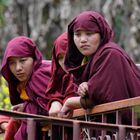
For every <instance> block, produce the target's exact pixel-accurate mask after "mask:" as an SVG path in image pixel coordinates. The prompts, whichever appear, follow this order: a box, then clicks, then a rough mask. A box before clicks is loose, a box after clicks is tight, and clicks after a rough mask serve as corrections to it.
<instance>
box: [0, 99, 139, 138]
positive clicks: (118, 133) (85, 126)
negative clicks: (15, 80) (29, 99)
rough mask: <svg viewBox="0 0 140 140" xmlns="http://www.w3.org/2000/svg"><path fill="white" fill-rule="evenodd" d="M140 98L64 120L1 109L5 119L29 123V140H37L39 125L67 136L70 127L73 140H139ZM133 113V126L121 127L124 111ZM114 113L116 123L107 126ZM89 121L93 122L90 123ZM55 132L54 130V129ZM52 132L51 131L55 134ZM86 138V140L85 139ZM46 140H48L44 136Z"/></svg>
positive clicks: (85, 111) (113, 103)
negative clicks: (61, 131) (24, 120)
mask: <svg viewBox="0 0 140 140" xmlns="http://www.w3.org/2000/svg"><path fill="white" fill-rule="evenodd" d="M139 106H140V97H135V98H131V99H126V100H121V101H116V102H110V103H106V104H102V105H97V106H95V107H94V108H93V109H91V110H84V109H77V110H74V114H73V118H72V119H62V118H55V117H47V116H42V115H33V114H28V113H22V112H13V111H6V110H3V109H0V114H1V115H7V116H11V117H14V118H15V119H27V122H28V123H27V124H28V125H27V128H28V140H35V127H34V126H35V123H36V122H40V124H41V125H42V126H44V125H51V126H54V125H55V126H57V125H58V126H62V127H63V130H64V131H63V134H62V140H64V138H63V137H64V133H65V128H66V127H71V128H73V140H80V136H81V133H82V132H83V133H84V136H83V140H89V139H90V140H139V139H140V126H138V119H137V118H138V116H140V115H139V114H140V112H139V111H140V107H139ZM126 109H129V110H130V109H131V110H132V112H131V115H132V121H131V122H132V124H131V125H122V124H121V118H122V116H121V110H126ZM110 113H113V114H114V113H115V116H114V117H115V118H116V119H115V120H116V121H115V122H114V123H107V116H108V114H110ZM85 117H87V118H90V120H89V121H86V120H85ZM98 117H99V118H100V117H101V121H100V122H95V121H96V119H95V118H98ZM51 128H52V127H51ZM51 128H50V130H51ZM96 131H98V132H99V133H98V134H99V135H97V136H95V135H94V132H96ZM44 133H46V132H44ZM53 135H54V133H53V131H51V136H50V139H52V140H53ZM85 136H86V137H85ZM41 139H42V140H46V138H45V137H43V136H42V138H41Z"/></svg>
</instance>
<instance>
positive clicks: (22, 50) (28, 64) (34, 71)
mask: <svg viewBox="0 0 140 140" xmlns="http://www.w3.org/2000/svg"><path fill="white" fill-rule="evenodd" d="M50 71H51V64H50V62H49V61H47V60H42V54H41V52H40V51H39V49H38V48H37V46H36V44H35V43H34V42H33V41H32V40H31V39H30V38H28V37H26V36H18V37H15V38H13V39H12V40H10V41H9V43H8V45H7V47H6V50H5V53H4V56H3V60H2V69H1V73H2V75H3V77H4V78H5V79H6V81H7V82H8V87H9V96H10V101H11V104H12V105H13V110H15V111H22V112H26V113H31V114H42V115H48V110H47V104H48V101H49V97H47V96H46V95H45V91H46V88H47V85H48V81H49V79H50V77H51V73H50ZM13 122H14V123H13ZM16 122H18V123H16ZM9 123H10V124H9V126H8V127H7V129H6V132H5V136H4V140H9V139H10V140H27V122H26V120H21V121H15V120H14V119H13V118H11V120H10V121H9ZM17 124H18V125H17ZM13 126H17V130H13ZM12 131H15V132H13V133H12ZM36 131H37V129H36ZM36 134H38V133H36ZM13 135H14V136H13ZM36 138H38V137H37V136H36Z"/></svg>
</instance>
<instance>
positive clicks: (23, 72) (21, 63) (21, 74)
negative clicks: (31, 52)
mask: <svg viewBox="0 0 140 140" xmlns="http://www.w3.org/2000/svg"><path fill="white" fill-rule="evenodd" d="M33 63H34V60H33V58H32V57H10V58H9V59H8V64H9V68H10V70H11V72H12V73H13V75H14V76H15V77H16V78H17V79H18V80H19V81H20V82H25V81H26V80H27V79H28V78H29V76H30V75H31V72H32V70H33Z"/></svg>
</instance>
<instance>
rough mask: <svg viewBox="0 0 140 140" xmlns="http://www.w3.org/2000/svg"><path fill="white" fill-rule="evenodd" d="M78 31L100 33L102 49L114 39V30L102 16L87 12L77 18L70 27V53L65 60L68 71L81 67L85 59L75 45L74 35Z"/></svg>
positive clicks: (68, 52)
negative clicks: (84, 30)
mask: <svg viewBox="0 0 140 140" xmlns="http://www.w3.org/2000/svg"><path fill="white" fill-rule="evenodd" d="M76 29H86V30H89V31H94V32H99V33H100V35H101V44H100V47H101V46H103V45H104V44H105V43H107V42H109V41H111V40H112V38H113V31H112V29H111V28H110V26H109V25H108V23H107V22H106V21H105V19H104V17H102V16H101V15H100V14H98V13H96V12H94V11H85V12H82V13H81V14H79V15H78V16H76V17H75V18H74V19H73V20H72V21H71V22H70V24H69V25H68V51H67V53H66V60H65V64H66V68H67V69H70V68H73V67H77V66H79V65H81V61H82V59H83V57H84V56H83V55H82V54H81V53H80V52H79V50H78V49H77V47H76V46H75V44H74V40H73V35H74V31H75V30H76ZM100 47H99V48H100ZM99 48H98V49H99ZM97 51H98V50H97Z"/></svg>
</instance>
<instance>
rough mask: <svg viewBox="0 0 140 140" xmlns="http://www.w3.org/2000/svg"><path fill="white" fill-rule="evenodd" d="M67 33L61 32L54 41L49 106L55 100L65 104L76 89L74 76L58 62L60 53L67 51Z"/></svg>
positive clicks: (48, 94) (48, 92)
mask: <svg viewBox="0 0 140 140" xmlns="http://www.w3.org/2000/svg"><path fill="white" fill-rule="evenodd" d="M66 49H67V33H66V32H64V33H63V34H61V35H60V36H59V37H58V38H57V39H56V40H55V42H54V47H53V52H52V77H51V80H50V81H49V84H48V88H47V91H46V96H50V100H49V105H48V108H49V107H50V105H51V102H53V101H59V102H60V103H62V104H63V102H64V100H65V99H66V98H69V97H71V96H74V93H75V91H76V88H77V87H75V85H74V84H73V77H72V76H71V75H70V74H68V73H67V72H65V71H64V70H63V69H62V67H61V66H60V65H59V63H58V55H59V54H64V56H65V53H66Z"/></svg>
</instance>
